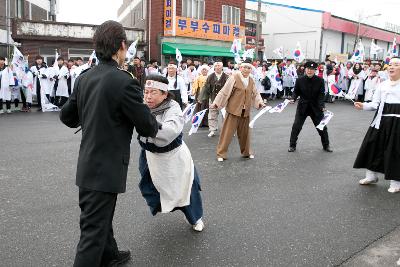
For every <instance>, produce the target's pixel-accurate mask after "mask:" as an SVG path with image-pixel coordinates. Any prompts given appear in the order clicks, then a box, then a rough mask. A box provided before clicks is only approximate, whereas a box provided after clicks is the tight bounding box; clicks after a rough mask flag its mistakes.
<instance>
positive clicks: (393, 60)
mask: <svg viewBox="0 0 400 267" xmlns="http://www.w3.org/2000/svg"><path fill="white" fill-rule="evenodd" d="M394 63H400V58H397V57H395V58H392V59H390V61H389V64H394Z"/></svg>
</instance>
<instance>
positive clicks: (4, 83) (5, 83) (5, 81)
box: [0, 67, 15, 101]
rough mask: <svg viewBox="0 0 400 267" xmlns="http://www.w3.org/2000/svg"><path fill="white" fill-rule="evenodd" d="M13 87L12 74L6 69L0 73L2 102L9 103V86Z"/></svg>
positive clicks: (0, 96)
mask: <svg viewBox="0 0 400 267" xmlns="http://www.w3.org/2000/svg"><path fill="white" fill-rule="evenodd" d="M14 85H15V82H14V77H13V72H12V71H11V70H10V68H9V67H7V68H5V69H4V70H3V71H2V72H1V88H0V98H1V99H3V101H11V86H14Z"/></svg>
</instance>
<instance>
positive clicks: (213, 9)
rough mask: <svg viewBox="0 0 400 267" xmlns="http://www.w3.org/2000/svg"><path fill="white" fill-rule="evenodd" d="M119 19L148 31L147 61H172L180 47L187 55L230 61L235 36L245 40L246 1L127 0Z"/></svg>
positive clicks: (125, 24)
mask: <svg viewBox="0 0 400 267" xmlns="http://www.w3.org/2000/svg"><path fill="white" fill-rule="evenodd" d="M118 20H119V21H120V22H121V23H122V24H123V25H124V26H129V25H137V26H138V27H140V28H142V29H144V30H145V34H146V36H147V43H148V45H147V47H146V48H145V49H144V50H143V51H142V52H143V55H144V57H145V58H146V59H147V60H150V59H157V60H159V61H161V62H162V63H165V62H168V61H169V60H173V59H175V51H176V49H177V48H178V49H179V50H180V52H181V53H182V55H183V56H184V57H192V58H201V59H202V60H204V61H207V60H208V61H212V60H215V59H216V58H222V59H224V60H226V59H228V58H233V55H232V53H231V52H230V47H231V44H232V41H233V39H234V38H242V39H244V31H245V30H244V26H245V0H231V1H223V0H215V1H208V0H207V1H206V0H153V1H148V0H131V1H127V0H124V2H123V4H122V5H121V7H120V9H119V11H118ZM150 22H151V23H150Z"/></svg>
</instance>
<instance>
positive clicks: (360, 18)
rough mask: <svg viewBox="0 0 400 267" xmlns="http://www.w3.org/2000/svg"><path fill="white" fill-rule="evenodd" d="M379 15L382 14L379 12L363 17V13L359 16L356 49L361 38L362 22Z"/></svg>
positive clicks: (355, 41)
mask: <svg viewBox="0 0 400 267" xmlns="http://www.w3.org/2000/svg"><path fill="white" fill-rule="evenodd" d="M379 16H382V14H380V13H378V14H374V15H369V16H366V17H361V15H360V16H359V17H358V24H357V36H356V39H355V40H354V50H355V49H356V46H357V42H358V40H359V39H360V28H361V22H362V21H363V20H365V19H369V18H372V17H379Z"/></svg>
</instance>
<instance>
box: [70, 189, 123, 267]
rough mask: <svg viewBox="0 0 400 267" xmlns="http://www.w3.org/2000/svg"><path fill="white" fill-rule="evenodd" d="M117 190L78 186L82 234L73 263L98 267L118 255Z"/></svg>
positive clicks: (81, 266)
mask: <svg viewBox="0 0 400 267" xmlns="http://www.w3.org/2000/svg"><path fill="white" fill-rule="evenodd" d="M116 203H117V194H115V193H106V192H98V191H92V190H87V189H84V188H79V207H80V208H81V216H80V228H81V236H80V240H79V243H78V246H77V250H76V256H75V262H74V267H84V266H85V267H87V266H91V267H98V266H102V265H106V264H108V263H109V262H110V261H111V260H113V259H115V258H116V257H117V256H118V246H117V242H116V241H115V239H114V232H113V227H112V221H113V217H114V211H115V205H116Z"/></svg>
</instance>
